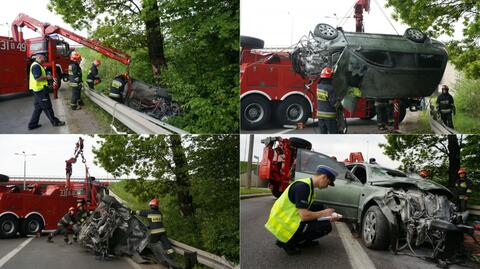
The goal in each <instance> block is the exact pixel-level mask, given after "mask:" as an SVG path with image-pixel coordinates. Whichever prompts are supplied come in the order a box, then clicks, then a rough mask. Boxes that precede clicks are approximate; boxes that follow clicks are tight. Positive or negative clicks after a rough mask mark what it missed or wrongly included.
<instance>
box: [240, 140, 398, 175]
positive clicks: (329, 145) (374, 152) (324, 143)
mask: <svg viewBox="0 0 480 269" xmlns="http://www.w3.org/2000/svg"><path fill="white" fill-rule="evenodd" d="M292 136H294V137H300V138H303V139H306V140H308V141H310V142H311V143H312V145H313V150H314V151H317V152H320V153H323V154H325V155H328V156H335V157H337V159H338V160H344V159H346V158H347V157H348V155H349V154H350V152H362V154H363V158H364V159H365V160H368V159H369V158H375V159H376V160H377V162H378V163H379V164H380V165H382V166H385V167H388V168H398V167H399V166H400V164H401V163H400V162H399V161H392V160H390V159H389V158H388V157H387V156H385V155H384V154H383V150H382V149H381V148H380V147H379V146H378V145H379V144H380V143H386V142H387V140H386V139H385V137H384V136H383V135H375V134H372V135H355V134H350V135H318V134H316V135H282V138H288V137H292ZM266 137H268V135H263V134H262V135H255V136H254V141H255V142H254V145H253V155H254V156H258V158H259V159H260V160H261V158H262V152H263V147H264V144H262V143H261V142H260V140H262V139H264V138H266ZM248 140H249V135H240V160H242V161H246V160H247V156H248V155H247V154H248ZM253 161H254V162H256V159H255V157H254V159H253Z"/></svg>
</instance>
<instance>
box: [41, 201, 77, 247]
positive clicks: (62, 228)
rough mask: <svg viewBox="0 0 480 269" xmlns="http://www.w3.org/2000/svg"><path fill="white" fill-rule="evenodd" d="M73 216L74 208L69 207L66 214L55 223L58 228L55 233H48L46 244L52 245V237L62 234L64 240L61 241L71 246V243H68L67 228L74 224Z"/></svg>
mask: <svg viewBox="0 0 480 269" xmlns="http://www.w3.org/2000/svg"><path fill="white" fill-rule="evenodd" d="M74 215H75V208H74V207H70V208H69V209H68V212H67V214H65V215H64V216H63V218H61V219H60V220H59V221H58V223H57V226H58V228H57V229H56V230H55V232H53V233H50V234H49V235H48V238H47V242H48V243H53V240H52V239H53V237H55V236H56V235H57V234H63V236H64V238H63V240H64V241H65V243H66V244H68V245H71V244H72V241H70V240H69V239H68V227H69V226H70V225H73V224H74Z"/></svg>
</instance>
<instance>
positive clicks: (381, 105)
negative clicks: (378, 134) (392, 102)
mask: <svg viewBox="0 0 480 269" xmlns="http://www.w3.org/2000/svg"><path fill="white" fill-rule="evenodd" d="M375 111H376V112H377V128H378V130H379V131H386V130H388V128H387V123H388V99H384V98H377V99H375Z"/></svg>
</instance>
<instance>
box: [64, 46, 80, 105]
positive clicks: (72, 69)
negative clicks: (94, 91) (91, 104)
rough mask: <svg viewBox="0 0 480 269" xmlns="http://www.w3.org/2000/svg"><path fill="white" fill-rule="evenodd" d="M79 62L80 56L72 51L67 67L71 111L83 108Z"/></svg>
mask: <svg viewBox="0 0 480 269" xmlns="http://www.w3.org/2000/svg"><path fill="white" fill-rule="evenodd" d="M80 62H82V56H81V55H80V53H78V52H77V51H73V52H72V54H71V55H70V64H69V65H68V79H69V85H70V88H71V89H72V99H71V100H70V108H71V109H72V110H78V109H80V108H81V106H83V101H82V98H81V92H82V87H83V84H82V83H83V79H82V68H80Z"/></svg>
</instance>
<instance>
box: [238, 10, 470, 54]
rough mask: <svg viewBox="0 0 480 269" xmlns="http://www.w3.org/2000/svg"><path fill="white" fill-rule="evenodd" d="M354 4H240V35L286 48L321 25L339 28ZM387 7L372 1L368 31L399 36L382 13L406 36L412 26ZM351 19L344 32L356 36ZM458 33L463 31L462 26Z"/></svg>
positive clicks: (442, 38)
mask: <svg viewBox="0 0 480 269" xmlns="http://www.w3.org/2000/svg"><path fill="white" fill-rule="evenodd" d="M355 2H356V0H341V1H340V0H339V1H332V0H328V1H327V0H282V1H275V0H261V1H258V0H241V1H240V7H241V13H240V17H241V18H240V33H241V35H246V36H253V37H257V38H260V39H263V40H264V41H265V46H266V47H287V46H290V45H292V44H295V43H296V42H298V40H299V39H300V38H301V37H302V36H303V35H307V34H308V33H309V31H313V29H314V27H315V26H316V25H317V24H318V23H320V22H323V23H328V24H330V25H332V26H337V24H338V21H339V19H341V18H343V17H345V15H346V14H347V12H348V11H349V10H350V9H351V8H352V7H353V5H354V4H355ZM376 3H378V4H379V5H380V6H381V8H380V7H379V6H378V5H377V4H376ZM385 3H386V0H372V1H371V4H370V13H366V12H364V26H365V31H366V32H368V33H384V34H396V32H395V30H394V29H393V27H392V26H391V25H390V23H389V21H388V20H387V19H386V18H385V16H384V15H383V13H382V9H383V10H384V12H385V13H386V14H387V15H388V17H389V18H390V21H392V24H393V25H394V27H395V29H396V30H397V31H398V33H399V34H400V35H403V33H404V31H405V30H406V29H407V28H409V26H408V25H405V24H402V23H399V22H397V21H395V20H393V18H392V17H391V16H390V14H392V13H393V12H392V11H393V9H391V8H389V9H387V8H385V7H384V6H385ZM335 14H336V17H337V18H339V19H337V18H336V17H335ZM349 16H350V17H351V18H348V19H347V21H346V23H345V24H344V25H343V29H344V30H346V31H351V32H354V31H355V19H354V18H353V16H352V13H350V14H349ZM456 29H458V30H461V29H462V26H461V24H458V26H457V27H456ZM460 37H461V31H457V32H456V35H455V38H457V39H458V38H460ZM439 39H440V40H442V41H445V40H449V39H451V38H449V37H446V36H442V37H440V38H439Z"/></svg>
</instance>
